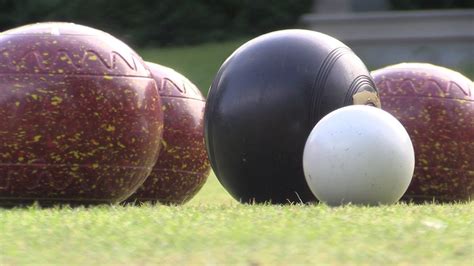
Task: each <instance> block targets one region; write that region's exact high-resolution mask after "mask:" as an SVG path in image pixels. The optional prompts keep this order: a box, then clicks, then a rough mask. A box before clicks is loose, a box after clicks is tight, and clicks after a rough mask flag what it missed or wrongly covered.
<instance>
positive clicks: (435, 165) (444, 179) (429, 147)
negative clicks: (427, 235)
mask: <svg viewBox="0 0 474 266" xmlns="http://www.w3.org/2000/svg"><path fill="white" fill-rule="evenodd" d="M372 75H373V77H374V80H375V81H376V84H377V87H378V88H379V90H380V98H381V101H382V107H383V109H384V110H386V111H388V112H390V113H392V114H393V115H394V116H395V117H397V118H398V119H399V120H400V121H401V123H402V124H403V125H404V126H405V128H406V129H407V131H408V133H409V134H410V137H411V139H412V141H413V145H414V147H415V154H416V167H415V173H414V177H413V181H412V183H411V184H410V187H409V188H408V190H407V192H406V194H405V195H404V197H403V199H405V200H408V201H414V202H424V201H430V202H431V201H433V200H434V201H438V202H454V201H466V200H469V199H470V198H472V197H473V196H474V95H473V93H474V87H473V83H472V81H471V80H469V79H468V78H466V77H464V76H463V75H461V74H459V73H457V72H455V71H453V70H450V69H447V68H443V67H439V66H435V65H430V64H421V63H404V64H398V65H393V66H389V67H385V68H382V69H379V70H376V71H374V72H372Z"/></svg>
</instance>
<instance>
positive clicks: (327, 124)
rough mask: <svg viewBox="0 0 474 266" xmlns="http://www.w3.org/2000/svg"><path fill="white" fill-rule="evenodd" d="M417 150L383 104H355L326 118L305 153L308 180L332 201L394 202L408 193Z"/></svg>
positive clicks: (317, 192) (335, 203)
mask: <svg viewBox="0 0 474 266" xmlns="http://www.w3.org/2000/svg"><path fill="white" fill-rule="evenodd" d="M414 167H415V152H414V150H413V144H412V142H411V140H410V137H409V135H408V133H407V131H406V130H405V128H404V127H403V126H402V124H401V123H400V122H399V121H398V120H397V119H396V118H395V117H393V116H392V115H391V114H389V113H388V112H386V111H383V110H381V109H378V108H375V107H371V106H364V105H352V106H347V107H343V108H340V109H337V110H335V111H333V112H331V113H329V114H328V115H326V116H325V117H324V118H323V119H321V120H320V121H319V122H318V123H317V124H316V126H315V127H314V128H313V130H312V131H311V134H310V135H309V137H308V140H307V141H306V146H305V149H304V154H303V168H304V174H305V177H306V181H307V182H308V185H309V187H310V189H311V191H312V192H313V193H314V195H315V196H316V197H317V198H318V199H319V200H320V201H322V202H325V203H326V204H328V205H330V206H339V205H344V204H348V203H352V204H363V205H379V204H392V203H395V202H397V201H398V200H399V199H400V198H401V197H402V196H403V194H404V193H405V191H406V190H407V188H408V185H409V184H410V182H411V179H412V176H413V171H414Z"/></svg>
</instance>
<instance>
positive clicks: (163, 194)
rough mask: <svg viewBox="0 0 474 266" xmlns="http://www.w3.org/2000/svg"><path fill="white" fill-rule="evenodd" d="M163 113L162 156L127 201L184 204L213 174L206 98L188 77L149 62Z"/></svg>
mask: <svg viewBox="0 0 474 266" xmlns="http://www.w3.org/2000/svg"><path fill="white" fill-rule="evenodd" d="M147 64H148V66H149V68H150V71H151V73H152V76H153V77H154V79H155V81H156V83H157V86H158V90H159V92H160V96H161V101H162V106H163V112H164V132H163V141H162V144H163V145H162V148H161V153H160V156H159V159H158V161H157V162H156V164H155V166H154V167H153V171H152V172H151V174H150V176H149V177H148V178H147V180H146V181H145V183H144V184H143V186H141V187H140V188H139V189H138V191H137V192H136V193H135V194H133V195H132V196H131V197H130V198H129V199H128V200H127V202H137V203H140V202H152V203H156V202H158V203H163V204H183V203H186V202H187V201H189V200H190V199H192V198H193V197H194V195H196V193H197V192H198V191H199V190H200V189H201V187H202V186H203V185H204V183H205V182H206V180H207V177H208V175H209V171H210V165H209V160H208V158H207V153H206V147H205V145H204V122H203V117H204V107H205V105H206V101H205V98H204V97H203V96H202V94H201V92H200V91H199V89H198V88H197V87H196V86H195V85H194V84H192V83H191V82H190V81H189V80H188V79H187V78H186V77H184V76H183V75H181V74H179V73H178V72H176V71H174V70H173V69H171V68H168V67H164V66H161V65H158V64H154V63H149V62H148V63H147Z"/></svg>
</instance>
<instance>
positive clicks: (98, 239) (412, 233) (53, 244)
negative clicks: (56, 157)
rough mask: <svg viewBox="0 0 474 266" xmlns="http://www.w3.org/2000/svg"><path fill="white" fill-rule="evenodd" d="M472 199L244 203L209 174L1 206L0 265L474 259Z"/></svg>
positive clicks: (461, 261)
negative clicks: (81, 202)
mask: <svg viewBox="0 0 474 266" xmlns="http://www.w3.org/2000/svg"><path fill="white" fill-rule="evenodd" d="M473 213H474V202H471V203H464V204H454V205H434V204H428V205H405V204H397V205H393V206H383V207H356V206H349V207H342V208H330V207H327V206H325V205H312V206H308V205H289V206H272V205H242V204H238V203H237V202H235V201H233V200H232V199H231V198H230V197H229V196H228V194H227V193H226V192H225V191H224V190H223V189H222V188H221V187H220V185H219V184H218V182H217V180H216V178H215V177H214V176H212V175H211V177H210V179H209V181H208V183H207V184H206V186H205V187H204V188H203V190H202V191H201V192H200V193H199V194H198V196H196V197H195V198H194V199H193V200H192V201H191V202H190V203H188V204H186V205H184V206H172V207H169V206H141V207H130V206H128V207H123V206H119V205H116V206H99V207H93V208H52V209H40V208H35V207H33V208H29V209H11V210H8V209H5V210H0V265H19V264H81V265H89V264H94V265H96V264H127V265H128V264H140V265H142V264H173V265H183V264H208V265H209V264H210V265H216V264H241V265H289V264H375V265H383V264H393V263H395V264H402V265H403V264H406V265H408V264H427V265H428V264H430V265H433V264H439V265H441V264H443V265H472V263H473V259H474V257H473V256H474V255H473V254H474V253H473V251H474V217H473Z"/></svg>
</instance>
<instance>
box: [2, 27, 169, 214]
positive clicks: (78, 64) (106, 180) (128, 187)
mask: <svg viewBox="0 0 474 266" xmlns="http://www.w3.org/2000/svg"><path fill="white" fill-rule="evenodd" d="M162 129H163V114H162V111H161V103H160V97H159V94H158V91H157V88H156V84H155V82H154V80H153V79H152V77H151V75H150V72H149V70H148V69H147V67H146V65H145V63H144V62H143V61H142V59H141V58H140V57H139V56H138V55H137V54H136V53H135V52H134V51H133V50H132V49H130V48H129V47H128V46H127V45H125V44H124V43H122V42H121V41H119V40H118V39H116V38H114V37H112V36H111V35H109V34H107V33H104V32H102V31H99V30H95V29H92V28H89V27H85V26H80V25H76V24H72V23H38V24H32V25H27V26H23V27H20V28H16V29H13V30H9V31H6V32H3V33H2V34H0V205H3V206H15V205H20V204H30V203H32V202H35V201H37V202H39V203H40V204H44V205H49V204H71V205H76V204H84V205H91V204H100V203H113V202H118V201H121V200H123V199H125V198H127V197H128V196H130V194H132V193H133V192H134V191H135V190H136V189H137V188H138V187H139V186H140V185H141V184H142V183H143V182H144V180H145V178H146V177H147V176H148V174H149V173H150V172H151V169H152V167H153V165H154V164H155V162H156V160H157V156H158V153H159V147H160V141H161V136H162Z"/></svg>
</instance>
